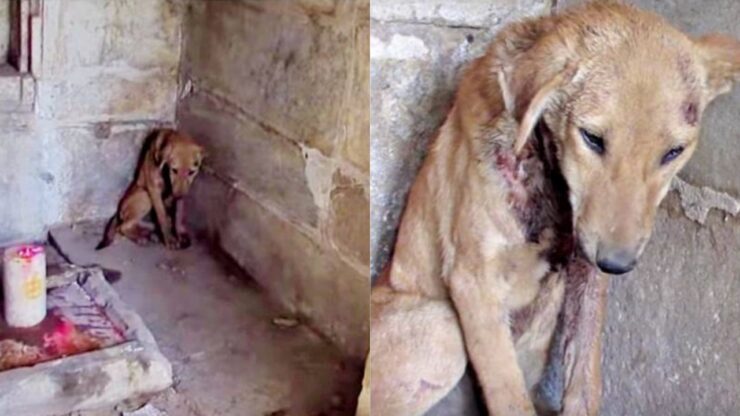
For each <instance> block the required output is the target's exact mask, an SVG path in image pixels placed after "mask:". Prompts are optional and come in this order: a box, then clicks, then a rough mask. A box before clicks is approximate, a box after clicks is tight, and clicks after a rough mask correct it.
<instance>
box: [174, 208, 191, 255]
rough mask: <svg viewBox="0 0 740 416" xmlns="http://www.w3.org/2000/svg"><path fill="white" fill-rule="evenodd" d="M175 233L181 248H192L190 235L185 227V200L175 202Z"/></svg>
mask: <svg viewBox="0 0 740 416" xmlns="http://www.w3.org/2000/svg"><path fill="white" fill-rule="evenodd" d="M175 232H176V233H177V242H178V245H179V246H180V248H187V247H190V234H189V233H188V228H187V226H186V225H185V199H184V198H180V199H178V200H177V201H176V202H175Z"/></svg>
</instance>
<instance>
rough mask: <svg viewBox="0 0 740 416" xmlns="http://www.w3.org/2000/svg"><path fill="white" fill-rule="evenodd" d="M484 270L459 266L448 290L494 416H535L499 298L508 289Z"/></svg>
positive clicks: (467, 348) (488, 405) (489, 407)
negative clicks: (501, 286)
mask: <svg viewBox="0 0 740 416" xmlns="http://www.w3.org/2000/svg"><path fill="white" fill-rule="evenodd" d="M481 269H485V268H481ZM481 269H479V270H478V271H474V269H468V268H466V267H464V266H461V265H458V266H456V267H455V269H454V271H453V272H452V275H451V276H450V279H449V287H450V294H451V296H452V300H453V302H454V304H455V309H456V310H457V312H458V318H459V320H460V324H461V327H462V330H463V337H464V339H465V347H466V350H467V353H468V357H469V359H470V361H471V363H472V364H473V368H474V369H475V372H476V374H477V376H478V380H479V382H480V384H481V388H482V389H483V395H484V397H485V400H486V406H487V407H488V411H489V413H490V414H491V415H494V416H515V415H535V410H534V406H533V404H532V400H531V399H530V397H529V393H528V391H527V388H526V385H525V381H524V376H523V374H522V370H521V368H520V367H519V364H518V362H517V356H516V350H515V349H514V342H513V340H512V338H511V332H510V329H509V323H508V316H507V311H506V309H505V307H504V305H503V302H502V300H501V299H500V296H501V293H502V291H503V290H505V289H503V288H498V287H496V286H497V284H499V283H498V282H497V281H496V280H495V279H496V277H493V279H491V278H487V277H489V276H492V275H490V274H487V273H486V271H485V270H481ZM494 272H495V271H494Z"/></svg>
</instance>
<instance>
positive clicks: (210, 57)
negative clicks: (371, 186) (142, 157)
mask: <svg viewBox="0 0 740 416" xmlns="http://www.w3.org/2000/svg"><path fill="white" fill-rule="evenodd" d="M368 15H369V8H368V1H367V0H346V1H332V0H326V1H316V0H311V1H308V0H304V1H289V0H285V1H269V2H266V1H248V0H240V1H209V2H205V1H203V2H201V1H195V2H192V3H191V6H190V7H189V13H188V16H187V22H186V25H185V27H186V41H185V50H184V57H183V61H182V81H181V82H182V85H183V86H184V91H185V93H186V95H185V96H184V97H183V99H182V101H181V102H180V104H179V107H178V122H179V126H180V127H181V128H183V129H184V130H186V131H189V132H190V133H191V134H193V135H194V136H195V137H197V138H198V139H200V140H201V141H202V142H203V144H204V145H205V147H206V149H207V152H208V156H207V161H206V174H205V175H203V176H202V177H201V178H199V180H198V182H197V186H196V189H195V194H194V198H193V201H194V202H195V205H194V209H195V214H194V215H195V216H196V217H200V218H205V219H206V220H207V221H206V223H205V224H202V225H205V227H206V228H207V230H208V232H209V233H210V234H211V236H212V237H213V238H215V239H216V240H217V241H219V242H220V245H221V246H222V247H223V248H224V249H225V250H226V251H227V252H229V253H230V254H231V255H232V256H233V257H234V258H235V259H236V260H237V261H238V262H239V263H241V264H242V265H243V266H244V267H245V268H246V269H247V270H248V271H249V272H250V274H251V275H252V276H253V277H254V278H255V279H256V280H257V281H258V282H259V283H260V284H261V285H262V286H263V287H265V288H266V290H267V291H268V293H269V294H271V295H272V296H273V297H274V298H275V299H276V300H277V301H278V302H280V303H281V304H283V305H284V306H286V307H288V308H289V309H290V310H291V311H293V312H294V313H295V314H297V315H299V316H301V317H302V318H303V319H305V320H307V321H308V323H309V325H312V326H313V327H315V328H316V329H318V330H319V331H320V332H321V333H323V334H324V335H326V336H328V337H329V338H331V339H332V340H333V341H334V342H336V343H337V344H338V345H339V346H340V347H341V348H342V349H343V350H344V351H345V352H346V353H347V354H349V355H352V356H356V357H362V356H363V355H364V353H365V351H366V349H367V331H368V324H367V319H368V279H367V275H368V273H369V248H368V229H369V222H368V217H369V213H368V197H369V196H368V174H369V156H368V152H369V144H368V124H369V114H368V111H367V102H368V100H369V99H368V91H367V86H368V56H369V52H368V50H369V40H368V39H369V38H368V34H369V17H368Z"/></svg>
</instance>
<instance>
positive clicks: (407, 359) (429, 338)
mask: <svg viewBox="0 0 740 416" xmlns="http://www.w3.org/2000/svg"><path fill="white" fill-rule="evenodd" d="M371 299H372V300H371V314H372V318H371V323H370V326H371V332H372V336H371V337H370V363H371V364H370V366H371V369H370V371H371V374H370V386H371V389H370V400H371V405H370V407H371V409H372V412H373V414H378V415H383V416H414V415H423V414H424V413H425V412H426V411H427V410H429V409H430V408H431V407H432V406H434V404H436V403H437V402H439V401H440V400H442V399H443V398H444V397H445V396H446V395H447V394H448V393H449V392H450V391H451V390H452V389H453V388H454V387H455V386H456V385H457V383H458V381H459V380H460V378H461V377H462V376H463V374H464V372H465V366H466V363H467V359H466V354H465V345H464V344H463V337H462V332H461V330H460V327H459V324H458V321H457V315H456V313H455V310H454V309H453V307H452V305H451V304H450V302H449V301H447V300H433V299H429V298H423V297H420V296H417V295H409V294H401V293H398V292H393V291H392V290H390V289H388V288H382V287H381V288H376V289H374V290H373V293H372V295H371Z"/></svg>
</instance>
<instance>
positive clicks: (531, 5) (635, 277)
mask: <svg viewBox="0 0 740 416" xmlns="http://www.w3.org/2000/svg"><path fill="white" fill-rule="evenodd" d="M573 2H574V1H561V2H559V3H560V7H562V6H563V5H567V4H571V3H573ZM635 3H637V4H640V5H642V6H645V7H648V8H651V9H654V10H657V11H659V12H661V13H662V14H664V15H666V16H667V17H668V18H669V19H670V20H671V21H673V22H674V23H675V24H677V25H678V26H680V27H682V28H683V29H685V30H688V31H690V32H692V33H704V32H705V31H709V30H713V31H722V32H726V33H730V34H734V35H735V36H738V37H740V26H738V25H737V24H736V22H737V19H738V17H740V2H737V1H734V0H723V1H715V2H701V1H698V0H675V1H670V2H666V1H660V0H637V1H635ZM548 9H549V5H548V4H546V3H543V2H535V1H445V2H442V1H439V2H437V1H434V2H421V1H419V2H408V3H407V4H406V5H405V6H403V7H401V6H399V5H397V4H396V2H393V1H390V0H388V1H386V0H373V6H372V11H371V17H372V19H373V20H372V23H373V25H372V38H371V44H372V49H371V56H372V59H371V80H372V83H371V84H372V87H371V102H372V113H373V119H372V124H371V148H372V151H371V155H372V169H373V172H372V177H371V191H372V192H371V195H372V198H371V206H372V210H371V218H372V220H371V235H372V239H371V240H372V250H373V259H372V266H373V272H374V273H377V272H378V270H379V269H380V267H382V265H383V264H384V263H385V261H386V258H387V254H388V252H389V249H390V247H391V246H392V242H393V233H394V232H395V227H396V226H397V223H398V215H399V213H400V211H401V209H402V207H403V204H404V199H405V196H406V192H407V189H408V186H409V184H410V183H411V181H412V180H413V178H414V175H415V173H416V170H417V167H418V165H419V161H420V160H421V158H422V156H423V154H424V150H425V147H426V142H427V140H428V139H429V138H430V137H431V134H432V133H433V132H434V130H435V128H436V127H438V126H439V124H440V123H441V120H442V117H443V115H444V113H445V111H446V110H447V108H448V106H449V105H450V99H451V93H452V91H454V85H455V80H456V75H457V74H458V69H459V66H460V63H462V62H467V61H468V60H470V59H471V58H472V57H474V56H476V55H478V54H479V53H480V51H481V49H482V48H483V46H484V45H483V44H484V43H485V41H486V40H487V39H489V38H490V36H491V33H492V32H494V31H495V30H496V28H498V27H500V25H501V24H502V22H505V21H508V20H510V19H512V18H515V17H518V16H521V15H524V14H531V13H539V12H547V10H548ZM468 35H472V37H470V36H468ZM471 40H472V42H471ZM738 112H740V89H736V90H735V92H734V93H733V94H732V95H729V96H726V97H723V98H720V99H719V100H718V102H716V103H715V104H714V105H713V107H712V108H710V110H709V112H708V114H707V117H706V118H705V120H704V132H703V138H702V143H701V145H700V147H699V150H698V152H697V154H696V156H695V157H694V159H693V160H692V161H691V163H690V165H689V166H688V167H687V168H686V169H685V170H684V172H683V173H682V174H681V177H682V178H683V180H679V181H677V183H676V187H675V188H676V189H675V190H674V191H673V192H671V193H670V194H669V196H668V198H667V200H666V201H665V203H664V204H663V208H662V209H661V211H660V214H659V216H658V220H657V224H656V228H655V233H654V237H653V240H652V241H651V243H650V244H649V246H648V249H647V251H646V253H645V255H644V257H643V259H642V261H641V264H640V266H639V267H638V269H637V270H636V271H634V272H633V273H631V274H630V275H628V276H626V277H621V278H614V279H612V282H611V287H610V289H609V290H610V294H609V306H608V321H607V326H606V332H605V347H604V356H603V361H604V368H603V370H604V371H603V376H604V388H605V390H604V404H603V408H602V411H603V414H605V415H625V414H674V415H696V414H702V415H704V414H707V415H708V414H736V413H737V411H738V409H740V399H739V397H740V388H739V387H738V386H740V367H738V364H737V363H738V359H739V357H740V343H738V342H737V339H738V338H740V325H738V322H740V306H739V305H740V302H738V301H737V299H740V285H738V284H737V278H738V270H740V260H738V258H737V256H736V255H735V253H737V252H738V251H740V219H738V218H735V217H733V215H732V214H734V213H737V212H738V210H740V202H739V201H738V197H740V181H738V177H740V171H739V170H738V169H740V165H739V164H738V163H737V162H736V161H737V160H738V159H739V158H740V150H739V149H740V148H739V147H738V146H737V139H738V137H737V135H738V134H737V132H738V131H740V119H738V117H737V114H738ZM724 192H726V193H727V194H725V193H724Z"/></svg>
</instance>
